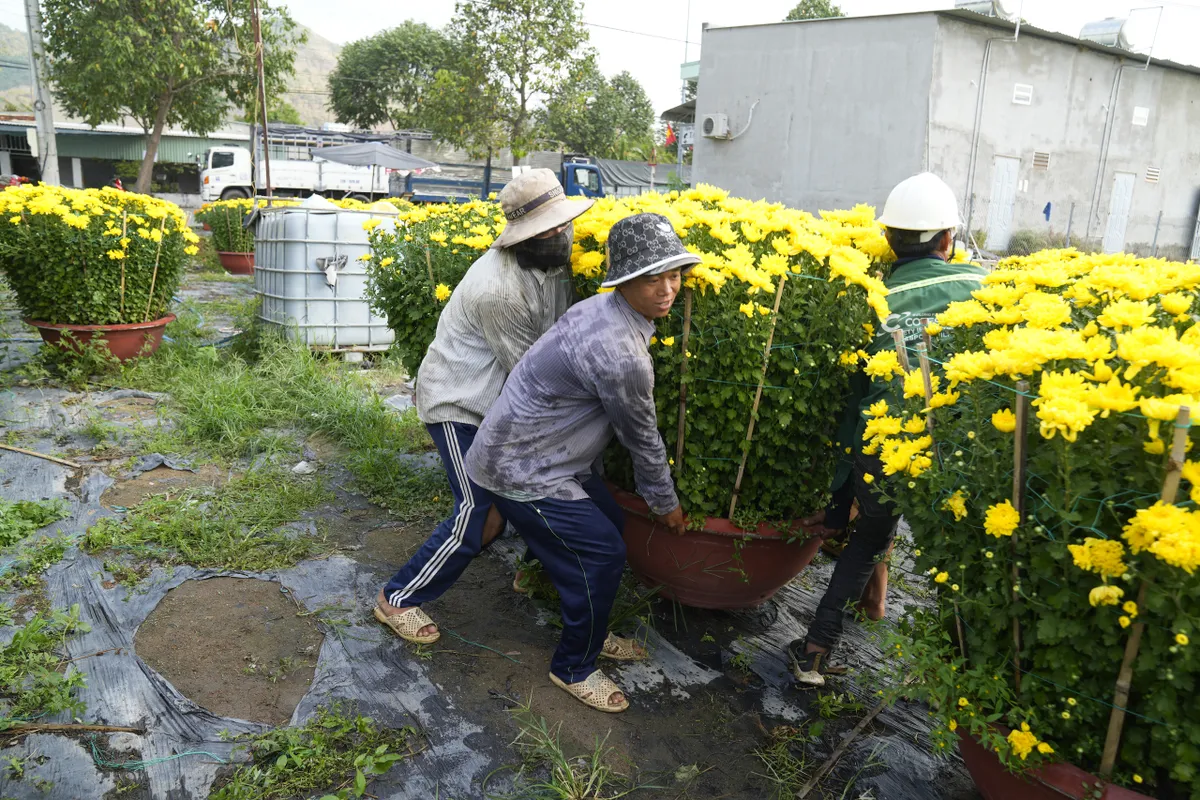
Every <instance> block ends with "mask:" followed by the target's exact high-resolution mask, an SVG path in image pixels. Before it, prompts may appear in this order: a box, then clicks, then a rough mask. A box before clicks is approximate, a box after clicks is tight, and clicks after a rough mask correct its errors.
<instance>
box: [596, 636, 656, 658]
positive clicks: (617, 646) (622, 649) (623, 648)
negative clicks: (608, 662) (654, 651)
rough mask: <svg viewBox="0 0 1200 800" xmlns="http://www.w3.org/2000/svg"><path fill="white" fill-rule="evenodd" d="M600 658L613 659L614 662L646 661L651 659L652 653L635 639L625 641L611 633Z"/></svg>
mask: <svg viewBox="0 0 1200 800" xmlns="http://www.w3.org/2000/svg"><path fill="white" fill-rule="evenodd" d="M600 656H601V657H602V658H611V659H612V660H613V661H645V660H646V659H647V658H649V657H650V653H649V652H647V650H646V648H644V647H642V646H641V645H640V644H638V643H637V642H635V641H634V640H633V639H623V638H621V637H620V636H617V635H616V634H613V633H610V634H609V635H608V638H607V639H605V640H604V648H603V649H602V650H601V651H600Z"/></svg>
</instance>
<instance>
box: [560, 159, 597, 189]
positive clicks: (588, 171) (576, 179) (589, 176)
mask: <svg viewBox="0 0 1200 800" xmlns="http://www.w3.org/2000/svg"><path fill="white" fill-rule="evenodd" d="M558 182H559V183H561V184H562V187H563V192H564V193H565V194H566V195H568V196H570V197H603V196H604V177H603V176H602V175H601V174H600V167H599V166H598V165H597V164H596V163H595V161H594V160H592V158H591V157H589V156H581V155H565V156H563V160H562V166H561V167H560V168H559V172H558Z"/></svg>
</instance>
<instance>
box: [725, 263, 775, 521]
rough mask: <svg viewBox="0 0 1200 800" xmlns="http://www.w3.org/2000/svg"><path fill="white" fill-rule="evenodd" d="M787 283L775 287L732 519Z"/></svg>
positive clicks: (731, 503)
mask: <svg viewBox="0 0 1200 800" xmlns="http://www.w3.org/2000/svg"><path fill="white" fill-rule="evenodd" d="M785 283H787V273H784V274H783V275H780V276H779V286H778V288H776V289H775V307H774V308H773V309H771V330H770V331H769V332H768V333H767V343H766V345H765V346H764V347H763V365H762V374H761V375H759V376H758V388H757V389H756V390H755V392H754V405H753V406H751V407H750V425H749V426H747V428H746V443H745V449H744V450H742V463H741V464H740V465H739V466H738V472H737V480H736V481H734V484H733V497H731V498H729V518H730V519H733V511H734V509H736V508H737V500H738V492H740V491H741V490H742V477H743V476H744V475H745V474H746V459H747V458H749V457H750V442H751V440H753V438H754V421H755V420H756V419H758V404H759V403H760V402H761V401H762V390H763V384H764V383H766V382H767V367H768V366H769V365H770V363H771V343H772V342H774V341H775V323H776V322H778V321H779V301H780V300H781V299H782V298H783V285H784V284H785Z"/></svg>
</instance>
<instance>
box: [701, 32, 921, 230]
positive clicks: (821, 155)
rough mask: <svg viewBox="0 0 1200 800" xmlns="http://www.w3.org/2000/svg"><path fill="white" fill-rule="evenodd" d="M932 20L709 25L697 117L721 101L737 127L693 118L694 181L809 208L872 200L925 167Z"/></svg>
mask: <svg viewBox="0 0 1200 800" xmlns="http://www.w3.org/2000/svg"><path fill="white" fill-rule="evenodd" d="M936 30H937V28H936V17H935V16H934V15H932V14H923V15H905V16H895V17H874V18H871V17H860V18H855V19H844V20H814V21H810V22H795V23H785V24H774V25H757V26H748V27H740V28H714V29H709V30H707V31H706V32H705V33H704V39H703V49H702V55H701V61H700V80H699V85H698V96H697V100H696V112H697V115H696V121H697V126H699V125H700V122H701V120H702V118H703V116H704V115H705V114H710V113H714V112H720V113H724V114H728V115H729V123H730V129H731V131H732V132H733V133H735V134H737V133H738V132H739V131H741V130H742V129H743V128H745V129H746V130H745V133H744V134H742V135H740V136H738V138H736V139H735V140H733V141H719V140H714V139H708V138H704V137H703V136H700V135H699V128H697V134H698V135H697V137H696V145H695V153H694V164H695V169H694V174H695V179H696V181H697V182H700V183H711V184H715V185H717V186H720V187H722V188H724V189H728V190H729V191H730V192H732V193H734V194H736V195H742V196H746V197H751V198H754V199H758V198H766V199H767V200H771V201H777V202H783V203H786V204H788V205H790V206H795V207H798V208H803V209H806V210H809V211H814V212H815V211H817V210H819V209H822V208H839V207H846V206H852V205H854V204H855V203H861V202H865V203H870V204H872V205H876V206H881V205H882V204H883V201H884V200H885V199H886V198H887V193H888V191H889V190H890V189H891V188H892V187H893V186H894V185H895V184H896V183H897V182H899V181H900V180H903V179H904V178H906V177H908V176H910V175H913V174H915V173H917V172H920V171H921V170H922V169H923V167H924V160H925V141H926V137H925V134H926V122H927V115H928V97H929V86H930V82H931V80H932V69H933V58H932V53H933V47H934V40H935V37H936ZM756 101H757V102H758V105H757V106H756V107H755V108H754V116H753V120H751V119H750V109H751V106H752V105H753V104H754V103H755V102H756ZM747 123H749V126H748V127H747Z"/></svg>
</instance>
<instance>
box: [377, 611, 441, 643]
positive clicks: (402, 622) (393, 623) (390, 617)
mask: <svg viewBox="0 0 1200 800" xmlns="http://www.w3.org/2000/svg"><path fill="white" fill-rule="evenodd" d="M375 619H377V620H379V621H380V622H382V623H383V624H384V625H387V626H388V627H389V628H391V629H392V633H394V634H396V635H397V636H399V637H400V638H401V639H403V640H404V641H406V642H412V643H413V644H433V643H434V642H436V641H437V640H438V639H440V638H442V632H441V631H437V632H436V633H434V634H432V635H430V636H418V635H417V632H418V631H420V630H421V628H424V627H425V626H427V625H434V624H436V623H434V621H433V620H431V619H430V618H429V615H428V614H426V613H425V612H424V611H422V610H421V609H420V608H419V607H418V606H413V607H412V608H406V609H405V610H403V611H401V612H399V613H398V614H385V613H383V609H381V608H380V607H379V606H375Z"/></svg>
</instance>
